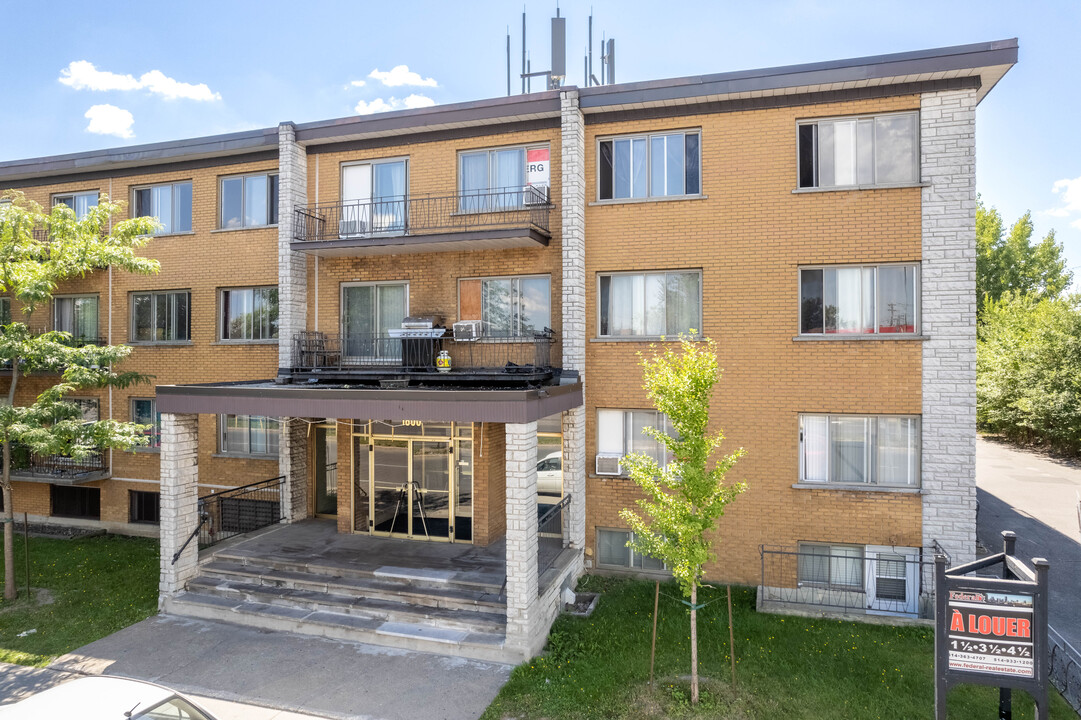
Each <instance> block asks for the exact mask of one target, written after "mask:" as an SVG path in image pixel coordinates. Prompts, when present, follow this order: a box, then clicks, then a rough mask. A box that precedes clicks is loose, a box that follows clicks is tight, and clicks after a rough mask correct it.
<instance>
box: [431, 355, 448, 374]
mask: <svg viewBox="0 0 1081 720" xmlns="http://www.w3.org/2000/svg"><path fill="white" fill-rule="evenodd" d="M435 367H436V369H437V370H439V372H441V373H447V372H450V353H448V352H447V351H446V350H440V351H439V356H438V357H436V359H435Z"/></svg>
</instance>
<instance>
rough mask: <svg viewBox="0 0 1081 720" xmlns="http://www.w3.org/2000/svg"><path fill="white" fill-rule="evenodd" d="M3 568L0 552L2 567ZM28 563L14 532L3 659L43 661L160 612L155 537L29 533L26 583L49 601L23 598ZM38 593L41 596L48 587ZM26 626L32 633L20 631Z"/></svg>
mask: <svg viewBox="0 0 1081 720" xmlns="http://www.w3.org/2000/svg"><path fill="white" fill-rule="evenodd" d="M3 566H4V565H3V557H2V556H0V569H2V568H3ZM25 567H26V565H25V560H24V556H23V539H22V537H16V540H15V573H16V578H17V583H16V584H17V586H18V588H19V598H18V599H17V600H15V601H12V602H5V601H2V600H0V661H4V662H11V663H19V664H22V665H45V664H47V663H48V662H49V661H50V660H51V659H52V658H54V657H56V656H57V655H62V654H64V653H66V652H70V651H71V650H74V649H75V648H78V647H82V646H83V645H85V644H87V643H89V642H92V641H94V640H97V639H98V638H102V637H105V636H106V635H108V634H110V633H113V632H116V631H117V630H120V629H121V628H124V627H127V626H128V625H131V624H132V623H136V622H138V621H140V620H143V619H144V618H147V617H149V616H150V615H153V614H154V613H155V612H156V611H157V600H158V543H157V541H155V540H149V539H146V538H130V537H121V536H117V535H99V536H97V537H91V538H85V539H81V540H54V539H48V538H34V537H32V538H30V576H31V579H30V583H31V586H32V587H33V588H35V589H38V588H44V589H45V591H47V594H48V595H51V597H52V599H53V602H52V603H51V604H38V603H36V602H35V603H30V602H28V601H27V599H26V597H25V588H26V580H25ZM0 588H3V573H2V572H0ZM36 594H37V596H38V598H37V599H41V598H42V596H43V595H44V594H45V593H40V592H39V593H36ZM0 597H2V595H0ZM31 629H34V630H37V632H35V633H33V634H31V635H27V636H26V637H18V634H19V633H22V632H25V631H27V630H31Z"/></svg>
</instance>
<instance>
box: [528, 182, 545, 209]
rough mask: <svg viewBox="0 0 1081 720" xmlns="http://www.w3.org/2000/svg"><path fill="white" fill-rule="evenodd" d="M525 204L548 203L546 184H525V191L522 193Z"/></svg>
mask: <svg viewBox="0 0 1081 720" xmlns="http://www.w3.org/2000/svg"><path fill="white" fill-rule="evenodd" d="M523 195H524V200H525V204H526V205H547V204H548V186H547V185H526V186H525V192H524V193H523Z"/></svg>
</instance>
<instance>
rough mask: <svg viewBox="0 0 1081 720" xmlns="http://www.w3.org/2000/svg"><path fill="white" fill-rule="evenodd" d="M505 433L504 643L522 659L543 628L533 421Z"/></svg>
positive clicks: (514, 425) (515, 426) (534, 428)
mask: <svg viewBox="0 0 1081 720" xmlns="http://www.w3.org/2000/svg"><path fill="white" fill-rule="evenodd" d="M506 432H507V450H506V463H507V471H506V476H507V645H508V646H509V647H513V648H516V649H519V650H521V652H522V656H523V659H525V658H527V657H530V656H532V653H533V646H534V644H535V642H536V639H535V638H534V635H536V634H540V632H541V631H542V630H543V629H542V628H540V627H538V625H539V623H538V620H539V618H538V617H537V593H538V591H539V585H538V582H539V577H538V573H537V423H536V422H530V423H523V424H520V425H519V424H510V423H508V424H507V430H506ZM544 629H546V628H544Z"/></svg>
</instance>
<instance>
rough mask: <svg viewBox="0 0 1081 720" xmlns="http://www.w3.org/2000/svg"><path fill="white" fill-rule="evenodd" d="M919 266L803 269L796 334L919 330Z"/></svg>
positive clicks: (862, 333)
mask: <svg viewBox="0 0 1081 720" xmlns="http://www.w3.org/2000/svg"><path fill="white" fill-rule="evenodd" d="M919 295H920V288H919V266H918V265H877V266H864V267H826V268H803V269H801V270H800V333H802V334H804V335H817V334H823V333H824V334H827V335H829V334H852V335H868V334H875V333H877V334H889V333H907V334H912V333H916V332H919V323H918V321H917V320H918V319H917V310H918V304H917V298H919Z"/></svg>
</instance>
